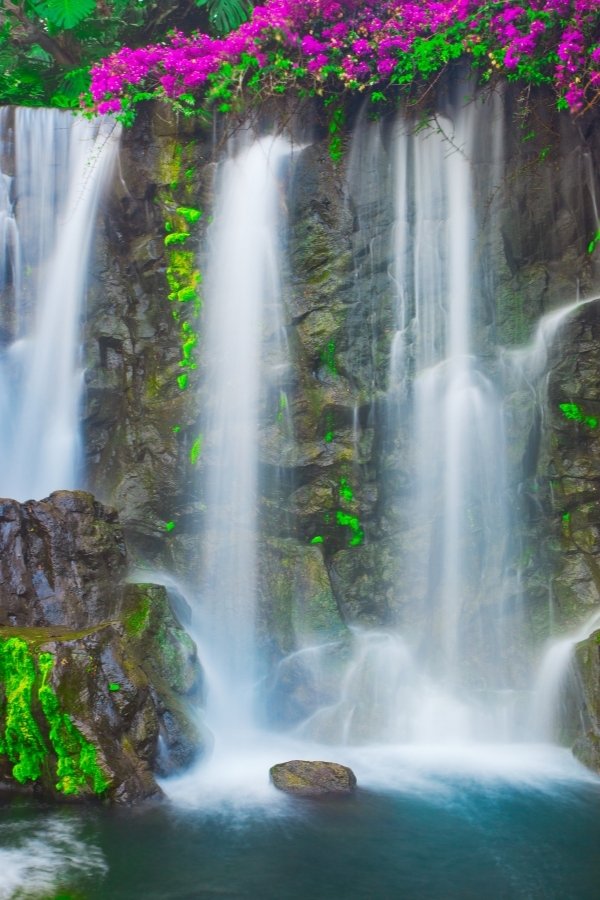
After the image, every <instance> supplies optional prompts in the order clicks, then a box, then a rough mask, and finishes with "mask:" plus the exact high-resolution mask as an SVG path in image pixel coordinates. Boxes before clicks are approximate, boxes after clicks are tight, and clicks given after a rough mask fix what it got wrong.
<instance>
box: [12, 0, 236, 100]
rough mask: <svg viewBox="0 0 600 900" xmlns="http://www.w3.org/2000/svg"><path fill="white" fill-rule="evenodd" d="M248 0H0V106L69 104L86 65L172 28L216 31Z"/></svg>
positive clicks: (85, 84)
mask: <svg viewBox="0 0 600 900" xmlns="http://www.w3.org/2000/svg"><path fill="white" fill-rule="evenodd" d="M251 10H252V3H251V2H250V0H183V2H181V0H0V104H7V103H11V104H16V105H22V106H55V107H60V108H77V107H78V106H79V104H80V98H81V96H82V95H86V93H87V91H88V89H89V83H90V75H89V72H90V67H91V66H92V65H94V64H95V63H97V62H98V61H99V60H101V59H102V58H103V57H105V56H107V55H109V54H110V53H114V52H117V51H118V50H119V49H120V48H121V47H123V46H124V45H129V46H132V47H141V46H143V45H145V44H147V43H148V42H150V41H152V42H155V41H161V40H166V39H167V36H168V35H169V34H170V33H171V32H172V31H173V30H175V29H181V30H184V31H193V30H194V29H201V30H204V31H209V32H212V33H216V34H222V33H225V32H227V31H230V30H231V29H232V28H237V27H238V26H239V25H241V24H242V22H244V20H245V19H246V18H247V17H248V15H249V14H250V13H251Z"/></svg>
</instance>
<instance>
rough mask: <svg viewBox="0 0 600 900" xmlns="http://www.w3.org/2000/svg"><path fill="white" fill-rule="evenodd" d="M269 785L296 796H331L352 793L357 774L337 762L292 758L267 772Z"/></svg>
mask: <svg viewBox="0 0 600 900" xmlns="http://www.w3.org/2000/svg"><path fill="white" fill-rule="evenodd" d="M269 777H270V779H271V783H272V784H273V785H274V786H275V787H276V788H278V790H280V791H285V793H286V794H294V795H295V796H297V797H332V796H344V795H346V796H347V795H348V794H352V793H353V792H354V790H355V789H356V775H355V774H354V772H353V771H352V769H349V768H348V766H342V765H340V763H333V762H323V761H321V760H315V761H309V760H305V759H292V760H290V761H289V762H284V763H278V764H277V765H275V766H272V767H271V768H270V769H269Z"/></svg>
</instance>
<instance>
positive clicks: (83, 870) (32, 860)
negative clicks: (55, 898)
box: [0, 815, 108, 900]
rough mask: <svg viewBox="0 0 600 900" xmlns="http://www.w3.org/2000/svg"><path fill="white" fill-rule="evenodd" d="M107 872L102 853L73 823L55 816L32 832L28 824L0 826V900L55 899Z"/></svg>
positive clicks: (46, 818)
mask: <svg viewBox="0 0 600 900" xmlns="http://www.w3.org/2000/svg"><path fill="white" fill-rule="evenodd" d="M2 845H3V846H2ZM7 845H10V848H9V849H7ZM107 871H108V866H107V864H106V861H105V859H104V856H103V854H102V852H101V851H100V849H99V848H98V847H96V846H94V845H93V844H92V843H91V842H90V839H89V837H88V836H85V837H84V836H83V833H82V828H81V826H80V825H79V824H78V823H76V822H74V821H68V820H66V819H64V818H61V816H60V815H55V816H46V817H45V818H44V819H41V820H40V821H39V825H37V827H34V828H32V827H31V822H30V821H24V822H19V821H17V822H9V823H8V824H5V823H1V824H0V900H13V898H17V897H18V898H29V897H32V898H33V897H37V898H39V897H41V896H43V897H46V896H48V895H49V894H52V895H54V894H55V893H57V892H58V891H60V890H65V889H68V888H69V887H70V886H71V885H72V884H73V883H75V882H76V883H80V881H81V879H82V878H83V877H85V878H86V879H88V878H89V879H99V878H101V877H102V876H103V875H104V874H105V873H106V872H107Z"/></svg>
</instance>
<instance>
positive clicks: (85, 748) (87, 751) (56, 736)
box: [38, 653, 109, 795]
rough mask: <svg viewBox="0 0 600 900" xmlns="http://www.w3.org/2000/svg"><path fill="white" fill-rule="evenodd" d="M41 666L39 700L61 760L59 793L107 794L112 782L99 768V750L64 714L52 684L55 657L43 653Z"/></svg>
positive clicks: (58, 782)
mask: <svg viewBox="0 0 600 900" xmlns="http://www.w3.org/2000/svg"><path fill="white" fill-rule="evenodd" d="M38 664H39V669H40V674H41V684H40V687H39V690H38V698H39V701H40V705H41V707H42V711H43V713H44V716H45V717H46V720H47V722H48V725H49V726H50V731H49V738H50V742H51V744H52V749H53V750H54V753H55V754H56V760H57V765H56V774H57V776H58V781H57V782H56V789H57V790H58V791H61V793H63V794H67V795H71V794H78V793H80V791H81V789H82V788H85V787H88V786H89V787H91V789H92V790H93V792H94V793H95V794H102V793H104V791H105V790H106V789H107V787H108V786H109V782H108V781H107V779H106V778H105V776H104V773H103V772H102V769H101V768H100V766H99V765H98V761H97V756H96V748H95V747H94V745H93V744H91V743H90V742H89V741H86V739H85V738H84V736H83V735H82V734H81V732H80V731H79V729H78V728H77V727H76V726H75V725H74V724H73V722H72V721H71V718H70V716H69V715H67V713H65V712H63V711H62V710H61V708H60V704H59V702H58V697H57V696H56V694H55V693H54V690H53V689H52V687H51V686H50V685H49V684H48V677H49V675H50V673H51V671H52V669H53V667H54V657H53V656H52V654H51V653H40V656H39V660H38Z"/></svg>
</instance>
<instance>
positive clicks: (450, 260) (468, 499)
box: [302, 101, 519, 743]
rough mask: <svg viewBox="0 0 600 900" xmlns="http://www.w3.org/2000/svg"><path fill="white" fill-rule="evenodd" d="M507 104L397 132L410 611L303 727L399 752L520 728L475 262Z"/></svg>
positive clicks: (499, 457)
mask: <svg viewBox="0 0 600 900" xmlns="http://www.w3.org/2000/svg"><path fill="white" fill-rule="evenodd" d="M497 105H498V103H497V101H493V102H491V103H490V105H489V107H488V108H484V109H481V108H473V107H467V108H466V109H465V110H456V111H454V112H453V121H450V120H449V119H446V118H442V117H439V118H438V119H436V120H435V121H434V122H432V123H431V127H430V128H429V129H426V130H421V131H418V132H415V131H414V129H413V127H412V125H411V123H407V122H406V121H404V120H401V121H400V122H399V123H398V125H397V128H396V131H395V134H394V138H393V140H394V143H393V147H394V153H395V159H394V169H395V171H394V175H395V184H396V197H395V222H396V224H395V244H394V257H395V271H394V272H393V273H392V275H393V281H394V283H395V285H396V289H397V293H398V306H397V319H396V321H397V331H396V333H395V335H394V337H393V339H392V354H391V362H390V390H389V395H388V403H387V425H386V427H387V430H388V432H389V434H390V445H393V444H394V441H395V440H397V443H396V449H395V451H393V452H395V453H396V455H397V457H405V458H406V459H408V461H409V462H408V465H407V466H406V468H405V471H404V478H399V477H398V474H397V469H395V470H394V473H393V475H392V476H388V483H387V489H388V491H389V495H390V497H391V498H393V499H392V505H393V507H394V515H395V516H396V521H397V522H398V523H399V524H398V527H399V530H400V532H401V535H402V537H401V539H400V540H399V553H398V557H399V569H400V575H399V578H398V584H399V592H400V591H402V592H403V593H402V595H401V596H399V601H400V602H399V608H400V610H401V613H399V614H398V616H397V620H396V626H395V629H394V631H393V632H392V633H389V632H382V631H372V630H371V631H365V630H360V629H356V630H354V632H353V635H352V644H353V647H354V650H353V653H352V660H351V662H350V664H349V667H348V669H347V671H346V673H345V675H344V676H343V678H342V679H341V682H340V688H339V692H338V697H337V700H335V701H334V702H333V703H330V704H328V706H327V707H326V708H323V709H321V710H319V711H318V712H317V713H316V714H315V715H313V716H311V718H310V719H309V720H308V721H307V722H306V723H305V724H304V725H303V726H302V732H303V733H308V734H311V735H314V736H318V737H320V738H326V739H328V740H333V741H338V740H343V741H350V742H352V741H357V742H365V741H377V740H387V741H395V742H400V743H406V742H431V741H435V742H438V741H439V740H440V739H444V740H452V741H465V740H472V739H486V740H504V739H506V738H508V737H509V736H510V735H512V734H514V726H515V722H514V718H515V713H514V711H513V709H512V705H513V701H514V692H513V690H512V688H513V682H512V681H511V672H510V662H509V661H508V657H509V654H508V653H507V652H506V642H507V640H508V634H507V632H506V628H507V625H506V623H507V606H508V605H509V603H512V606H513V609H512V622H511V625H512V629H513V633H514V631H516V630H517V629H518V627H519V617H518V609H515V608H514V607H515V606H516V605H518V604H515V595H518V589H517V587H516V584H515V577H514V567H511V566H510V561H509V559H508V554H509V522H510V519H509V514H508V508H507V500H508V498H507V476H506V471H505V469H506V466H505V458H506V448H505V437H504V427H503V418H502V395H501V392H500V390H499V389H498V387H497V386H496V384H495V383H494V380H493V378H492V372H491V371H490V368H491V367H490V364H489V357H490V355H491V354H490V348H489V346H488V345H487V344H486V343H485V339H484V337H483V335H484V330H483V329H482V328H481V327H480V320H481V318H482V317H483V316H482V311H481V308H480V307H481V303H482V297H483V294H484V290H483V285H482V283H481V282H482V278H480V277H479V275H478V272H479V268H482V269H484V270H485V266H479V260H478V258H477V257H478V254H482V253H484V252H485V249H486V241H487V240H488V238H487V232H484V233H483V234H480V235H479V237H477V230H478V224H477V222H476V218H475V208H474V199H473V194H474V183H473V182H474V177H475V176H474V160H475V159H476V158H477V156H478V155H479V157H480V158H481V157H483V158H484V159H487V160H491V162H492V174H493V177H494V178H495V179H496V178H497V179H498V182H499V181H500V179H501V177H502V115H499V110H498V108H497ZM483 118H485V126H483V127H482V119H483ZM363 127H364V126H363ZM366 127H367V128H369V129H370V138H369V137H365V136H364V135H361V134H360V132H359V134H358V136H357V138H356V141H357V144H359V145H360V146H362V147H363V148H364V153H363V155H364V154H366V157H365V158H364V159H362V160H360V161H357V160H356V159H355V160H354V162H355V165H354V167H352V166H351V167H350V173H351V181H350V185H349V191H350V193H351V195H352V196H356V195H357V193H358V195H360V191H361V186H360V184H359V183H357V184H354V183H353V182H352V172H353V171H354V172H355V174H358V173H362V172H364V171H366V172H369V171H371V170H373V169H374V170H378V169H379V170H380V171H381V169H382V165H383V163H381V162H380V163H378V164H373V163H372V161H371V157H372V156H373V154H378V153H379V154H383V144H382V141H381V133H380V129H379V126H372V125H367V126H366ZM482 143H483V146H482ZM355 155H356V156H360V151H359V150H358V149H355ZM361 163H362V164H361ZM488 188H489V190H490V193H493V191H494V190H495V189H496V188H497V185H496V184H492V185H488ZM492 214H493V204H491V205H490V208H489V209H488V216H491V215H492ZM488 224H489V223H488ZM486 277H487V278H489V275H487V273H486ZM398 436H399V437H398ZM398 448H401V449H398ZM400 481H409V482H410V485H411V486H410V488H409V489H408V490H406V488H405V487H404V486H402V487H399V482H400ZM407 536H408V537H407Z"/></svg>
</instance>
